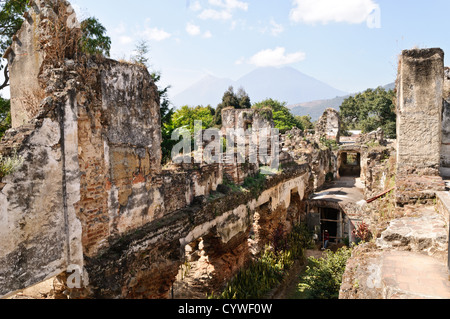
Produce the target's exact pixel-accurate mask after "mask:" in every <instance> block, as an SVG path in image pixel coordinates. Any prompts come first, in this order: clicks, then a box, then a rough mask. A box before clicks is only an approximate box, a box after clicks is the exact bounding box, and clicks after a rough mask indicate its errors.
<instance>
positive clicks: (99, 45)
mask: <svg viewBox="0 0 450 319" xmlns="http://www.w3.org/2000/svg"><path fill="white" fill-rule="evenodd" d="M81 30H82V36H81V40H80V46H81V49H82V51H83V52H85V53H88V54H103V55H106V56H108V57H109V51H110V50H111V38H110V37H109V36H107V35H106V28H105V27H104V26H103V25H102V24H101V23H100V21H98V20H97V18H95V17H90V18H87V19H86V20H83V21H82V22H81Z"/></svg>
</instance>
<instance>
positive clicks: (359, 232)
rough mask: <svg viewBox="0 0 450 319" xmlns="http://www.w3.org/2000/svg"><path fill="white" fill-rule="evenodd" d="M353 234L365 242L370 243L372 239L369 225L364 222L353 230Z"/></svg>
mask: <svg viewBox="0 0 450 319" xmlns="http://www.w3.org/2000/svg"><path fill="white" fill-rule="evenodd" d="M353 234H354V235H355V236H356V237H357V238H358V239H360V240H361V241H363V242H367V241H369V240H370V238H371V237H372V233H371V231H370V229H369V225H367V224H366V223H364V222H363V223H362V224H360V225H359V226H358V227H357V228H356V229H355V230H353Z"/></svg>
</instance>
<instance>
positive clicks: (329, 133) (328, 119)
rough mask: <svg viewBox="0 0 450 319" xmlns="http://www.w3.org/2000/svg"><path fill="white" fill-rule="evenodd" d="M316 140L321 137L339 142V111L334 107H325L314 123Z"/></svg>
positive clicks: (318, 140)
mask: <svg viewBox="0 0 450 319" xmlns="http://www.w3.org/2000/svg"><path fill="white" fill-rule="evenodd" d="M315 138H316V142H317V143H319V142H320V140H321V139H328V140H334V141H336V143H338V144H339V143H340V138H341V120H340V116H339V112H338V111H336V110H335V109H327V110H326V111H325V112H324V114H323V115H322V116H321V117H320V118H319V120H318V121H317V124H316V137H315Z"/></svg>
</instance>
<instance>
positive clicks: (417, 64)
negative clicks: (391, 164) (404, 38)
mask: <svg viewBox="0 0 450 319" xmlns="http://www.w3.org/2000/svg"><path fill="white" fill-rule="evenodd" d="M443 82H444V52H443V51H442V50H441V49H425V50H405V51H403V52H402V55H401V58H400V61H399V74H398V79H397V88H398V97H397V101H398V103H397V104H398V105H397V164H398V173H399V174H420V173H422V174H425V175H439V167H440V161H441V158H440V152H441V140H442V139H441V128H442V98H443V95H442V93H443V85H444V83H443Z"/></svg>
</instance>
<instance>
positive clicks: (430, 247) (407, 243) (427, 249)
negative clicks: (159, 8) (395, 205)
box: [376, 206, 448, 259]
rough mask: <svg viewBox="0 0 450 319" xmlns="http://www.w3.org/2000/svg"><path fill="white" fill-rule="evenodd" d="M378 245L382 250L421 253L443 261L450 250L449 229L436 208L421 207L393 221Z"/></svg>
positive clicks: (378, 240)
mask: <svg viewBox="0 0 450 319" xmlns="http://www.w3.org/2000/svg"><path fill="white" fill-rule="evenodd" d="M376 243H377V246H378V248H380V249H389V250H392V249H394V250H402V251H413V252H420V253H425V254H428V255H430V256H435V257H437V258H439V259H443V258H445V256H446V251H447V249H448V228H447V224H446V221H445V220H444V218H443V217H442V215H440V214H438V213H437V212H436V210H435V207H434V206H427V207H421V208H419V209H418V210H417V211H413V212H411V213H410V215H409V216H407V217H403V218H399V219H396V220H394V221H392V222H391V223H390V225H389V227H388V229H387V230H386V231H384V232H383V233H382V234H381V238H379V239H377V242H376Z"/></svg>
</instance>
